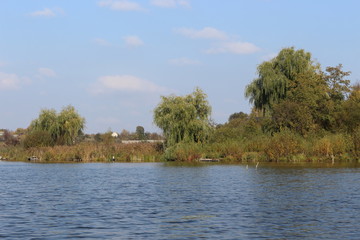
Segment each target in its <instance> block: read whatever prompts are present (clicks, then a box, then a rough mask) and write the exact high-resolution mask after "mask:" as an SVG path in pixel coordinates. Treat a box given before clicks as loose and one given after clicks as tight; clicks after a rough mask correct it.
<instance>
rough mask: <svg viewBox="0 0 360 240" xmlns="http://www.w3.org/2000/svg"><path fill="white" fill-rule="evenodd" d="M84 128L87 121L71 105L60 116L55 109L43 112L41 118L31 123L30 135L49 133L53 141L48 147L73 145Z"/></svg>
mask: <svg viewBox="0 0 360 240" xmlns="http://www.w3.org/2000/svg"><path fill="white" fill-rule="evenodd" d="M84 127H85V119H84V118H83V117H81V116H80V115H79V114H78V112H77V111H76V109H75V108H74V107H73V106H70V105H69V106H67V107H65V108H63V110H62V111H61V112H60V113H59V114H58V113H57V112H56V111H55V110H54V109H50V110H49V109H43V110H41V112H40V114H39V117H38V118H37V119H35V120H33V121H32V122H31V124H30V127H29V130H30V134H31V133H34V132H37V131H45V132H47V133H48V134H49V135H50V136H51V140H52V142H51V143H49V144H48V145H52V144H53V143H57V144H68V145H72V144H74V143H75V139H76V138H77V137H78V136H79V134H81V133H82V131H83V129H84ZM42 144H43V143H42Z"/></svg>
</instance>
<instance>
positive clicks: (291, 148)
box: [264, 130, 304, 161]
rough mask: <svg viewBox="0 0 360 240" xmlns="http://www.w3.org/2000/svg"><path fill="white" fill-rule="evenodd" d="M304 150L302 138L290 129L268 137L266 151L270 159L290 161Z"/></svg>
mask: <svg viewBox="0 0 360 240" xmlns="http://www.w3.org/2000/svg"><path fill="white" fill-rule="evenodd" d="M303 150H304V149H303V146H302V138H301V137H300V136H299V135H297V134H296V133H293V132H291V131H290V130H284V131H282V132H280V133H276V134H274V136H273V137H271V138H269V139H268V142H267V144H266V146H265V149H264V152H265V155H266V157H267V159H268V160H269V161H281V160H286V161H290V160H292V159H293V158H294V157H295V156H296V155H297V154H299V153H302V152H303Z"/></svg>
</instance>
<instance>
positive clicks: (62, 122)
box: [58, 105, 85, 145]
mask: <svg viewBox="0 0 360 240" xmlns="http://www.w3.org/2000/svg"><path fill="white" fill-rule="evenodd" d="M58 122H59V128H60V136H61V138H62V139H61V141H63V143H64V144H67V145H72V144H74V143H75V140H76V138H77V137H78V136H79V135H80V134H82V131H83V130H84V127H85V119H84V118H82V117H81V116H80V115H79V113H78V112H77V111H76V109H75V108H74V107H73V106H71V105H69V106H66V107H64V108H63V109H62V111H61V112H60V114H59V116H58Z"/></svg>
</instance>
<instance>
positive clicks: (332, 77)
mask: <svg viewBox="0 0 360 240" xmlns="http://www.w3.org/2000/svg"><path fill="white" fill-rule="evenodd" d="M342 67H343V66H342V64H339V65H337V66H336V67H327V68H326V72H327V74H325V80H326V82H327V84H328V86H329V95H330V97H331V99H333V100H334V101H336V102H340V101H343V100H345V98H346V97H347V95H348V94H349V93H350V80H348V79H345V77H347V76H349V75H350V74H351V72H344V71H343V70H342Z"/></svg>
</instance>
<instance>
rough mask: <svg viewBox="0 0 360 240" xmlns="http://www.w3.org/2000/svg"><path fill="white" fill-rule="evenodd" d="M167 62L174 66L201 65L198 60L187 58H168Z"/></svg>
mask: <svg viewBox="0 0 360 240" xmlns="http://www.w3.org/2000/svg"><path fill="white" fill-rule="evenodd" d="M169 63H170V64H172V65H176V66H186V65H201V62H200V61H197V60H193V59H189V58H174V59H170V60H169Z"/></svg>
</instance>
